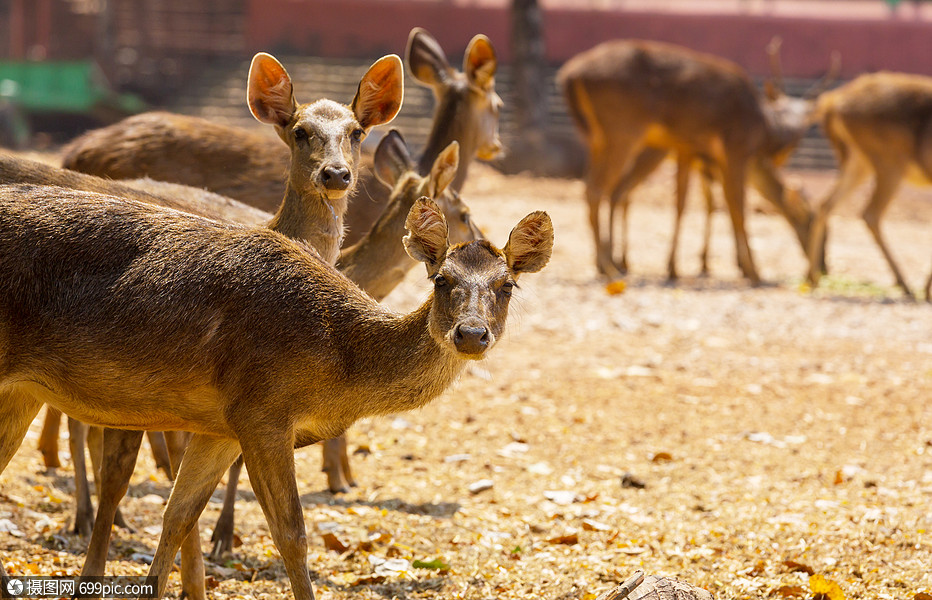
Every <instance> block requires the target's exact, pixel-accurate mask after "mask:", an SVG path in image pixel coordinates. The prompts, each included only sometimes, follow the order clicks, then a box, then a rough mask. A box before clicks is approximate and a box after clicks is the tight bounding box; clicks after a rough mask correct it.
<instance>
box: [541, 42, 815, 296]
mask: <svg viewBox="0 0 932 600" xmlns="http://www.w3.org/2000/svg"><path fill="white" fill-rule="evenodd" d="M777 48H778V45H777V46H774V45H772V46H771V56H772V58H773V59H774V60H775V52H776V50H777ZM558 79H559V82H560V84H561V86H562V87H563V90H564V94H565V96H566V100H567V104H568V106H569V110H570V114H571V115H572V116H573V118H574V120H575V121H576V124H577V126H578V127H579V129H580V131H581V132H582V134H583V137H584V138H585V143H586V146H587V148H588V151H589V167H588V174H587V176H586V200H587V203H588V206H589V223H590V227H591V229H592V235H593V239H594V242H595V250H596V252H595V255H596V266H597V268H598V269H599V272H600V273H602V274H604V275H607V276H609V277H619V276H621V275H622V274H623V273H624V272H625V271H626V269H627V264H626V263H627V261H626V257H625V256H624V250H625V248H624V246H622V252H623V254H622V257H621V260H620V261H619V262H616V261H615V258H614V256H613V249H614V218H615V209H616V208H617V207H618V206H619V204H620V205H621V207H622V209H623V213H624V212H625V211H626V205H627V202H628V200H627V195H628V193H629V192H630V191H631V190H632V189H633V188H634V187H636V186H637V185H638V184H639V183H640V182H641V181H643V180H644V179H645V178H646V177H647V176H648V175H649V174H650V173H651V172H653V171H654V169H656V168H657V166H658V165H659V164H660V163H661V161H662V160H663V159H664V158H665V157H666V156H667V154H669V153H671V152H673V153H675V154H676V158H677V166H678V174H677V191H676V197H677V202H676V205H677V218H676V225H675V230H674V237H673V245H672V250H671V252H670V258H669V261H668V274H669V276H670V277H671V278H675V277H676V275H677V273H676V247H677V243H678V239H679V220H680V216H681V213H682V210H683V206H684V204H685V198H686V190H687V187H688V180H689V171H690V168H691V167H692V166H694V165H697V164H698V165H699V166H700V169H701V172H702V173H703V177H704V179H706V180H707V181H706V184H707V183H708V180H709V179H711V178H714V179H716V180H718V181H720V182H721V184H722V189H723V192H724V196H725V203H726V205H727V207H728V214H729V216H730V218H731V222H732V226H733V228H734V235H735V248H736V255H737V261H738V266H739V268H740V269H741V272H742V273H743V274H744V276H745V277H747V278H748V279H749V280H750V281H751V282H752V283H755V284H756V283H758V282H759V281H760V276H759V275H758V273H757V269H756V267H755V266H754V261H753V259H752V256H751V250H750V247H749V246H748V241H747V234H746V232H745V225H744V205H745V184H746V180H747V179H748V178H750V181H751V183H752V184H753V185H754V186H755V187H756V188H757V189H758V190H759V191H760V192H761V194H762V195H763V196H764V197H765V198H766V199H767V200H769V201H770V202H771V203H773V204H774V206H776V207H777V208H778V209H779V211H780V213H781V214H782V215H783V216H784V217H785V218H786V219H787V221H788V222H789V223H790V225H791V226H792V228H793V230H794V232H795V234H796V237H797V238H798V240H799V242H800V245H801V246H802V247H803V248H805V247H806V245H807V244H808V239H809V226H810V221H811V219H812V211H811V209H810V208H809V206H808V203H807V202H806V201H805V200H804V199H803V198H802V196H801V194H800V193H799V192H798V191H797V190H794V189H790V188H788V187H787V186H786V185H784V183H783V181H782V179H781V177H780V175H779V173H778V172H777V170H776V167H777V165H779V164H780V163H782V162H783V160H785V158H786V157H787V156H788V155H789V153H790V152H791V151H792V149H793V148H794V147H795V146H796V144H797V143H798V142H799V140H800V138H801V137H802V136H803V134H804V133H805V131H806V130H807V129H808V128H809V126H810V125H811V123H812V122H813V118H814V112H815V111H814V107H815V103H814V101H813V100H811V99H801V98H790V97H788V96H786V95H784V94H783V93H782V92H781V91H780V89H779V88H780V87H781V86H777V87H776V88H773V89H772V90H771V93H770V96H769V97H765V96H764V95H763V94H761V92H759V91H758V90H757V89H756V87H755V86H754V85H753V84H752V82H751V81H750V79H749V78H748V76H747V74H746V73H745V72H744V71H743V70H742V69H741V68H740V67H738V66H737V65H735V64H733V63H731V62H729V61H727V60H724V59H721V58H718V57H715V56H711V55H708V54H701V53H698V52H694V51H692V50H689V49H686V48H681V47H678V46H673V45H670V44H664V43H659V42H650V41H638V40H618V41H613V42H606V43H603V44H600V45H599V46H596V47H595V48H593V49H591V50H588V51H586V52H583V53H582V54H579V55H577V56H576V57H574V58H572V59H571V60H570V61H568V62H567V63H566V64H565V65H564V66H563V67H562V68H561V69H560V72H559V75H558ZM708 190H709V188H708V186H707V185H706V187H705V194H706V199H707V207H708V206H710V205H711V196H710V192H709V191H708ZM607 198H608V215H607V218H606V219H603V218H602V205H603V204H605V203H606V199H607ZM707 210H708V208H707ZM623 219H624V220H625V221H626V217H625V216H624V214H623ZM606 221H607V222H606Z"/></svg>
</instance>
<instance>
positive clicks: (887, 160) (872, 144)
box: [808, 72, 932, 299]
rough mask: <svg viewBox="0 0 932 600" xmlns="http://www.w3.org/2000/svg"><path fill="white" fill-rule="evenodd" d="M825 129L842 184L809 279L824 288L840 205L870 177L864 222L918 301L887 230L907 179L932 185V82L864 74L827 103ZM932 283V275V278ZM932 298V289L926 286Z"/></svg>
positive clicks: (815, 245)
mask: <svg viewBox="0 0 932 600" xmlns="http://www.w3.org/2000/svg"><path fill="white" fill-rule="evenodd" d="M819 114H820V116H821V118H822V128H823V130H824V131H825V135H826V137H828V139H829V141H831V143H832V146H833V147H834V149H835V154H836V155H837V157H838V166H839V169H840V171H841V172H840V174H839V176H838V181H837V182H836V183H835V185H834V187H833V188H832V189H831V191H830V192H829V193H828V196H826V198H825V200H824V201H823V202H822V204H821V205H820V206H819V209H818V211H817V214H816V218H815V220H814V222H813V228H812V234H811V238H810V243H809V249H808V253H809V262H810V270H809V280H810V281H811V282H812V283H818V281H819V278H820V277H821V275H822V273H821V271H820V269H818V266H819V265H821V264H823V258H824V257H823V254H824V252H825V247H824V245H825V243H824V239H823V238H824V232H825V229H826V227H827V222H828V217H829V214H830V213H831V211H832V209H833V208H834V207H835V205H836V204H838V203H839V202H841V201H842V200H844V199H845V198H847V197H848V196H850V194H851V193H852V192H853V191H854V190H855V189H856V188H857V187H858V186H859V185H860V184H861V183H862V182H863V181H864V180H865V179H867V178H868V177H870V176H871V175H873V177H874V189H873V192H872V193H871V196H870V200H869V201H868V204H867V206H866V207H865V208H864V212H863V213H862V216H863V218H864V222H865V223H866V224H867V227H868V229H870V232H871V234H872V235H873V237H874V240H875V241H876V242H877V245H878V246H879V247H880V250H881V252H883V255H884V257H885V258H886V260H887V263H888V264H889V265H890V270H891V271H893V275H894V277H895V278H896V283H897V285H898V286H899V287H900V288H902V290H903V291H904V292H905V293H906V295H907V296H912V293H911V292H910V289H909V286H908V285H907V284H906V280H905V278H904V277H903V274H902V273H901V271H900V269H899V267H898V266H897V264H896V261H895V260H894V258H893V254H892V253H891V252H890V250H889V248H888V247H887V244H886V242H885V241H884V239H883V235H882V233H881V231H880V221H881V219H882V218H883V215H884V213H885V212H886V210H887V207H888V206H889V205H890V202H891V201H892V200H893V197H894V196H895V195H896V192H897V190H898V189H899V186H900V184H901V183H902V181H903V179H910V180H912V181H913V182H915V183H920V184H925V185H929V184H932V77H925V76H922V75H907V74H903V73H890V72H880V73H872V74H868V75H861V76H860V77H858V78H857V79H854V80H853V81H851V82H849V83H847V84H845V85H844V86H842V87H839V88H837V89H834V90H832V91H830V92H826V93H824V94H822V96H821V97H820V98H819ZM928 281H929V282H932V275H930V277H929V280H928ZM925 295H926V299H929V284H928V283H927V284H926V294H925Z"/></svg>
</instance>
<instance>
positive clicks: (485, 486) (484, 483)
mask: <svg viewBox="0 0 932 600" xmlns="http://www.w3.org/2000/svg"><path fill="white" fill-rule="evenodd" d="M494 485H495V482H494V481H492V480H491V479H480V480H479V481H474V482H472V483H470V484H469V487H468V488H467V489H468V490H469V493H470V494H478V493H479V492H484V491H486V490H490V489H492V486H494Z"/></svg>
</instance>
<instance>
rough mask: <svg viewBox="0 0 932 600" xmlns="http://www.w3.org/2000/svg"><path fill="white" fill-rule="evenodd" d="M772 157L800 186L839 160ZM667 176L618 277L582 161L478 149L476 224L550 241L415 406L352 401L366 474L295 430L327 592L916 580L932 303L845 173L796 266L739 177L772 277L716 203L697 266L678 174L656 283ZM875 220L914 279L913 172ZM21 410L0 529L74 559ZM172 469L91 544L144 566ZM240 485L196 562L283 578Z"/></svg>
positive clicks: (402, 292) (274, 593) (734, 589)
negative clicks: (541, 212) (340, 463)
mask: <svg viewBox="0 0 932 600" xmlns="http://www.w3.org/2000/svg"><path fill="white" fill-rule="evenodd" d="M791 179H794V180H796V181H798V182H800V183H801V184H802V185H803V186H804V187H805V188H806V189H807V191H810V192H811V194H810V195H811V196H812V197H815V198H818V197H821V194H823V193H824V191H825V189H826V188H827V186H828V185H829V184H830V183H831V176H830V175H828V174H797V175H794V176H791ZM671 181H672V179H671V171H670V170H669V168H667V169H664V170H662V172H661V173H660V174H659V175H658V176H656V177H654V178H653V179H651V180H650V181H649V182H647V184H646V185H645V186H644V187H643V188H642V189H641V190H640V191H639V192H638V194H637V196H636V198H635V203H634V205H633V207H632V212H631V223H632V227H631V228H632V241H631V245H630V247H631V252H630V256H629V265H630V266H631V269H632V275H631V276H630V277H629V278H628V279H627V280H626V281H625V284H626V288H625V289H624V291H623V293H619V294H614V295H612V294H609V293H608V290H607V288H606V286H605V282H604V281H600V280H599V279H598V278H597V277H596V273H595V269H594V267H593V258H592V248H591V246H592V244H591V241H590V237H589V233H588V227H587V224H586V216H585V211H584V207H583V203H582V202H581V200H580V199H581V198H582V195H583V187H582V184H581V183H579V182H576V181H562V180H543V179H534V178H529V177H523V176H513V177H505V176H501V175H499V174H497V173H495V172H494V171H491V170H488V169H481V168H476V169H475V171H474V173H473V176H472V180H471V182H470V185H469V186H467V190H466V194H464V197H465V198H467V199H468V201H469V202H470V204H471V206H472V207H473V210H474V214H475V216H476V219H477V221H479V222H481V223H483V224H485V225H486V227H487V231H488V233H489V235H490V237H491V238H492V239H493V240H494V241H496V242H498V243H503V242H504V240H505V238H506V236H507V234H508V231H509V230H510V228H511V227H512V226H513V225H514V224H515V223H516V222H517V221H518V219H519V218H520V217H521V216H523V215H524V214H526V213H527V212H529V211H531V210H534V209H546V210H547V211H548V212H550V214H551V215H552V217H553V219H554V223H555V228H556V234H557V245H556V248H555V252H554V256H553V259H552V261H551V264H550V265H549V266H548V267H547V268H546V269H545V270H544V271H543V272H542V273H539V274H537V275H529V276H527V277H525V278H524V279H523V280H522V281H521V282H520V283H521V289H519V290H518V291H516V293H515V300H514V301H513V303H512V310H511V317H510V324H509V330H508V333H507V335H506V337H505V338H504V339H503V340H502V341H501V342H500V344H499V347H498V348H496V349H495V351H494V352H493V353H492V358H490V359H488V360H486V361H484V362H482V363H476V364H475V365H473V366H472V367H471V368H469V369H468V371H467V372H466V373H465V374H464V375H463V377H462V378H461V379H460V381H459V382H458V383H457V384H456V385H455V386H454V387H453V388H452V389H451V390H449V391H448V392H447V393H446V394H445V395H443V396H442V397H441V398H438V399H437V400H436V401H434V402H433V403H432V404H431V405H429V406H428V407H426V408H424V409H422V410H420V411H418V412H415V413H409V414H403V415H398V416H397V417H394V418H387V419H376V420H367V421H363V422H361V423H359V424H358V425H357V426H354V428H353V429H352V430H351V431H350V446H351V449H354V450H355V451H356V454H355V456H354V467H355V469H356V475H357V479H358V480H359V481H360V483H361V485H360V487H359V488H357V489H355V490H354V491H352V492H351V493H349V494H345V495H340V496H336V497H334V496H332V495H330V494H329V493H327V492H325V491H322V490H325V488H326V481H325V478H324V476H323V474H322V473H320V472H319V460H320V459H319V456H318V454H319V452H318V450H317V449H316V448H308V449H304V450H301V451H299V452H298V453H297V456H296V462H297V465H298V481H299V489H300V490H302V492H303V494H304V495H303V496H302V502H303V505H304V508H305V520H306V524H307V529H308V540H309V544H308V545H309V556H308V561H309V565H310V568H311V569H312V574H313V577H314V580H315V589H316V590H317V593H318V596H319V597H320V598H324V599H334V600H336V599H342V598H386V599H388V598H435V597H438V598H439V597H444V598H468V599H491V598H502V599H510V598H521V599H529V598H548V599H559V598H566V599H576V598H579V599H584V600H593V599H594V598H595V596H596V595H597V594H598V593H600V592H602V591H604V590H605V589H608V588H610V587H612V586H613V585H615V584H617V583H619V582H620V581H621V580H623V579H625V578H626V577H627V576H628V575H629V574H630V573H631V572H632V571H634V570H635V569H636V568H643V569H644V570H645V571H646V572H647V573H648V574H656V575H660V574H664V575H670V576H675V577H678V578H680V579H683V580H686V581H688V582H690V583H693V584H695V585H698V586H701V587H704V588H706V589H708V590H709V591H711V592H712V593H713V594H714V595H715V596H716V597H717V598H763V597H799V598H803V597H811V596H812V595H813V591H812V585H815V581H816V580H818V579H819V578H816V577H812V578H811V577H810V573H812V574H815V575H819V576H821V577H823V578H825V579H828V580H830V581H833V582H835V583H837V584H838V586H840V589H841V592H842V593H843V595H844V597H848V598H863V599H881V600H885V599H913V598H916V599H917V600H919V599H922V598H928V596H925V597H923V596H922V595H921V593H925V594H928V593H932V534H930V532H932V508H930V507H932V403H930V397H932V305H930V304H926V303H921V302H908V301H905V300H903V299H902V298H901V297H900V295H899V293H898V292H897V291H895V290H893V289H892V288H891V287H890V286H891V283H892V277H891V276H890V274H889V272H888V270H887V268H886V264H885V263H884V262H883V258H882V256H881V255H880V253H879V251H877V249H876V247H875V246H874V244H873V241H872V240H871V238H870V236H869V234H868V233H867V230H866V228H865V227H864V225H863V223H861V222H860V220H859V218H858V217H857V215H858V211H859V210H860V208H861V206H860V205H861V204H862V202H861V201H858V202H853V203H851V204H850V205H848V206H844V207H841V208H840V209H839V214H838V216H836V217H833V220H832V222H831V225H832V230H831V241H830V244H831V245H830V248H829V260H830V267H831V269H832V271H833V275H832V276H831V277H830V278H829V280H828V281H827V282H826V284H825V285H824V286H823V287H821V288H820V289H819V290H816V291H815V292H810V291H808V290H806V289H805V288H804V287H803V286H801V285H800V282H801V275H802V273H803V272H804V261H803V257H802V254H801V252H800V251H799V248H798V245H797V244H796V242H795V241H794V237H793V236H792V233H791V231H790V229H789V227H788V225H786V223H785V222H783V221H782V220H781V219H780V218H778V217H776V216H774V215H773V214H772V211H770V210H769V209H767V208H766V207H763V206H760V205H759V204H757V201H754V202H752V206H754V207H755V209H754V210H753V214H751V215H750V216H749V221H750V228H749V235H750V237H751V242H752V248H753V251H754V255H755V259H756V261H757V265H758V268H759V270H760V272H761V275H762V276H763V277H764V278H765V280H767V281H768V282H769V284H768V285H764V286H761V287H757V288H752V287H749V286H748V285H746V284H745V283H744V282H743V281H742V280H741V279H740V277H739V276H738V271H737V269H736V268H735V265H734V253H733V245H732V238H731V234H730V226H729V224H728V223H727V220H726V216H725V214H724V212H722V211H719V212H717V213H716V214H715V217H714V218H715V222H714V226H715V230H714V231H715V234H714V239H713V262H712V265H711V270H712V275H711V277H709V278H698V277H693V276H692V275H693V274H695V273H697V272H698V270H699V262H698V254H699V244H700V235H699V234H700V232H701V227H702V218H701V216H700V212H701V211H700V209H699V207H700V202H699V201H698V198H693V199H691V203H690V207H689V213H688V215H687V217H686V220H685V222H684V239H683V244H682V247H681V252H680V257H681V260H680V273H681V275H684V277H683V278H682V280H681V281H680V282H679V283H678V284H677V285H675V286H672V285H668V284H667V282H666V281H665V265H666V256H667V252H668V243H669V242H668V240H669V236H670V229H671V225H672V185H671ZM885 228H886V232H887V234H888V236H889V239H890V241H891V245H892V247H893V251H894V253H895V254H896V255H897V256H898V257H899V259H900V262H901V267H902V268H903V269H904V272H905V273H906V274H907V276H908V277H909V279H910V282H911V283H912V285H914V286H915V287H917V288H918V287H921V284H922V283H923V282H924V281H925V277H926V276H927V275H928V273H929V270H930V268H932V264H930V263H932V261H930V258H932V235H930V234H929V233H930V231H932V198H930V196H929V194H928V192H927V191H925V192H923V191H921V190H919V191H916V190H904V193H903V196H902V197H901V198H900V199H898V200H897V201H896V202H895V204H894V206H893V207H892V208H891V211H890V214H889V216H888V221H887V222H886V224H885ZM427 292H428V286H427V282H426V278H425V277H424V273H423V272H422V270H421V269H416V270H415V272H413V273H411V275H410V276H409V278H408V280H407V281H406V282H405V284H404V285H403V286H402V287H401V288H400V289H399V290H397V291H396V293H395V294H393V295H392V296H391V297H390V298H389V299H388V303H389V304H391V305H392V306H394V307H396V308H398V309H399V310H409V309H411V308H412V307H413V306H416V305H417V304H418V303H419V302H421V301H423V299H424V298H425V297H426V294H427ZM40 423H41V422H40V421H38V420H37V422H36V423H35V424H34V426H33V429H32V431H31V432H30V436H29V438H28V439H27V441H26V442H25V443H24V445H23V447H22V449H21V450H20V451H19V453H18V454H17V455H16V457H15V458H14V460H13V462H12V463H11V465H10V467H9V468H8V469H7V470H6V472H5V473H4V474H3V476H2V478H0V524H4V523H6V524H7V526H6V528H7V529H10V528H11V527H10V525H12V526H14V527H13V528H15V531H14V532H13V533H10V532H8V531H7V532H0V553H2V560H3V562H4V563H5V564H6V566H7V569H8V570H9V571H11V572H13V573H19V574H29V573H36V574H46V575H47V574H55V573H66V574H71V573H77V572H78V571H79V569H80V564H81V560H82V557H83V551H84V543H85V542H84V541H83V540H81V539H80V538H78V537H76V536H73V535H71V534H70V533H69V532H68V525H69V521H70V514H71V510H72V506H73V498H72V493H73V484H72V482H71V480H70V475H71V468H70V461H66V466H65V467H63V468H62V469H60V470H59V472H58V474H49V473H46V472H45V471H44V469H43V466H42V462H41V458H40V456H39V453H38V452H37V451H36V449H35V443H36V439H37V436H38V431H39V426H40ZM65 446H66V447H67V445H65ZM480 488H485V489H482V491H476V490H477V489H480ZM168 493H169V486H168V484H167V482H166V481H165V479H164V477H163V476H162V475H161V474H159V473H157V472H156V471H155V469H154V465H153V463H152V460H151V457H150V456H149V455H148V453H146V452H143V455H142V456H141V459H140V462H139V465H138V467H137V470H136V474H135V475H134V479H133V483H132V486H131V488H130V492H129V497H128V498H127V500H125V501H124V511H125V513H126V514H127V516H128V519H129V521H130V523H131V524H132V526H133V527H134V528H135V533H128V532H126V531H124V530H120V529H115V534H114V542H113V544H112V548H111V562H110V563H109V565H108V569H109V572H111V573H115V574H116V573H119V574H135V573H142V572H144V571H145V569H146V565H145V564H144V561H145V559H146V558H147V556H151V555H152V554H153V553H154V550H155V545H156V541H157V537H158V533H159V513H160V511H161V510H162V508H163V503H164V501H165V498H167V496H168ZM239 498H240V499H239V502H238V507H237V511H238V512H237V535H238V539H239V541H240V542H241V545H239V546H238V547H237V548H236V549H235V550H234V552H233V553H232V554H231V555H230V556H228V557H226V558H225V559H224V560H223V561H221V563H218V564H214V563H210V562H208V573H209V575H210V580H209V584H210V587H211V589H210V590H209V592H208V594H209V596H210V597H212V598H218V599H220V598H240V597H257V598H267V597H268V598H271V597H279V596H281V595H282V594H283V593H290V592H289V587H290V586H289V584H288V579H287V577H286V575H285V572H284V568H283V566H282V563H281V561H280V559H279V556H278V553H277V551H276V550H275V548H274V545H273V544H272V541H271V539H270V536H269V533H268V527H267V525H266V523H265V520H264V518H263V516H262V513H261V510H260V508H259V506H258V504H257V502H256V501H255V498H254V496H253V495H252V493H251V491H250V488H249V486H248V484H246V483H243V485H241V487H240V496H239ZM220 502H221V495H220V493H219V492H218V493H217V494H216V495H215V497H214V499H213V501H212V502H211V504H210V505H209V507H208V510H207V511H206V513H205V515H204V517H203V518H202V519H201V535H202V541H203V547H204V549H205V550H206V549H208V548H209V537H210V533H211V529H210V528H211V526H212V525H213V523H214V521H215V519H216V516H217V514H218V513H219V509H220ZM0 531H3V530H2V529H0ZM328 533H329V534H333V535H334V536H335V539H336V540H338V541H339V542H340V544H342V546H343V547H344V548H345V549H344V550H341V549H339V548H338V547H337V545H336V544H334V543H330V544H329V545H328V544H327V543H325V538H324V537H323V535H324V534H328ZM14 534H15V535H14ZM330 539H331V540H332V539H334V538H330ZM415 561H420V562H417V563H416V562H415ZM415 565H418V566H415ZM425 565H426V566H428V567H431V566H432V567H434V568H424V567H425ZM173 579H174V580H176V579H177V575H173ZM170 594H172V595H178V594H180V586H179V585H177V583H173V584H172V585H171V586H170ZM832 597H833V598H837V595H836V596H832Z"/></svg>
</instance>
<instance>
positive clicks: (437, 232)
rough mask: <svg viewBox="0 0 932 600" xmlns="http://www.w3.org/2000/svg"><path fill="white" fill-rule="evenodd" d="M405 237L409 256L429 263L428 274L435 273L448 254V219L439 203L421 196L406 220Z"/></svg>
mask: <svg viewBox="0 0 932 600" xmlns="http://www.w3.org/2000/svg"><path fill="white" fill-rule="evenodd" d="M405 229H407V230H408V235H406V236H405V237H404V240H403V241H404V245H405V250H407V251H408V256H410V257H411V258H413V259H414V260H417V261H420V262H422V263H424V264H426V265H427V274H428V275H435V274H436V273H437V270H438V269H439V268H440V263H441V262H443V258H444V257H445V256H446V254H447V247H448V245H449V242H447V221H446V219H444V218H443V211H442V210H440V207H439V206H437V203H436V202H434V201H433V200H431V199H430V198H428V197H427V196H421V197H420V198H418V199H417V200H415V201H414V206H412V207H411V210H410V211H409V212H408V218H407V220H405Z"/></svg>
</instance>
